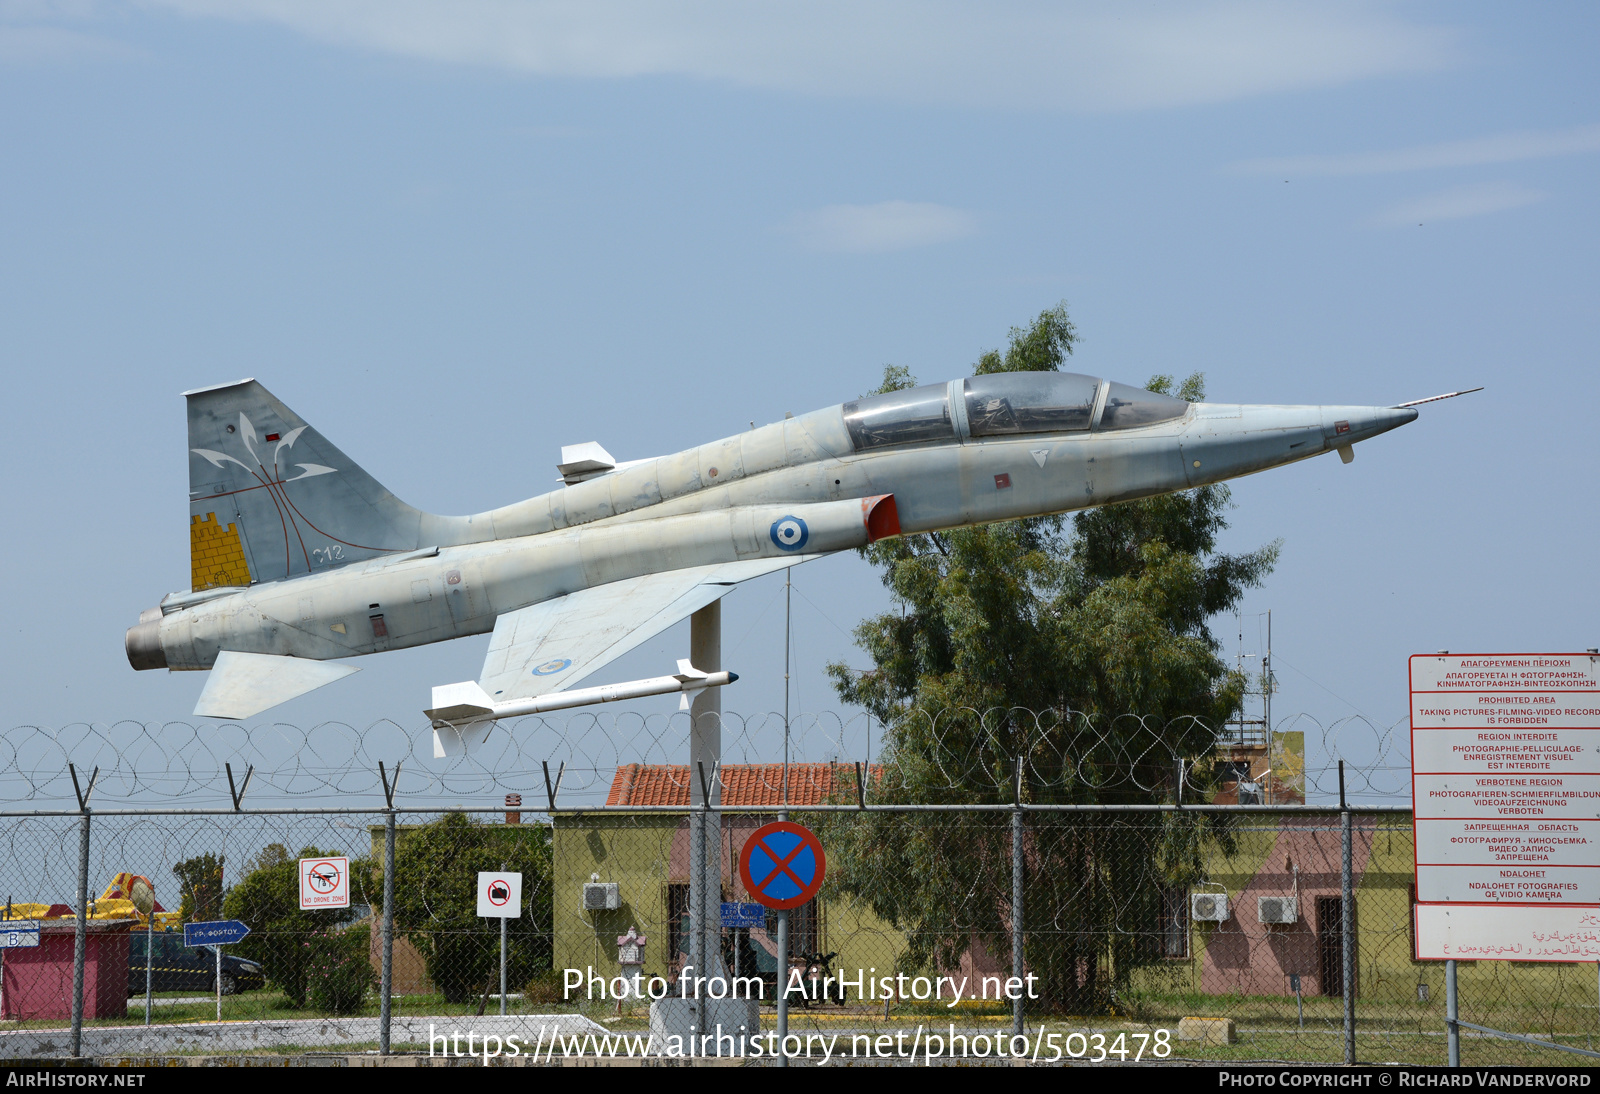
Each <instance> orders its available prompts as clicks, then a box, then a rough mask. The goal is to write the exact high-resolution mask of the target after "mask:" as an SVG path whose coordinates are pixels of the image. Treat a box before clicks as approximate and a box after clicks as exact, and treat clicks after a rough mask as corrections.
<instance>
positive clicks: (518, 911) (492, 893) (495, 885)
mask: <svg viewBox="0 0 1600 1094" xmlns="http://www.w3.org/2000/svg"><path fill="white" fill-rule="evenodd" d="M478 914H479V915H481V916H488V917H489V918H491V919H518V918H521V916H522V875H521V874H518V873H507V872H506V871H504V870H484V871H482V872H481V873H479V874H478Z"/></svg>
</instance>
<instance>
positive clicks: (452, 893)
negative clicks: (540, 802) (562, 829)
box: [373, 813, 552, 1003]
mask: <svg viewBox="0 0 1600 1094" xmlns="http://www.w3.org/2000/svg"><path fill="white" fill-rule="evenodd" d="M502 869H503V870H512V871H516V872H518V873H521V874H522V902H523V907H522V915H521V916H520V917H519V918H517V919H513V920H510V921H509V922H508V923H507V924H506V927H507V931H508V935H509V938H508V942H507V947H506V964H507V970H506V971H507V983H508V984H524V983H527V981H528V980H529V979H530V978H532V977H533V976H534V975H535V974H536V973H538V972H541V971H543V970H545V969H548V968H549V967H550V955H551V949H552V947H551V937H550V832H549V830H548V829H546V828H544V827H543V826H538V825H531V824H529V825H500V824H480V823H478V822H477V821H475V820H470V819H468V818H467V817H466V816H465V815H464V814H461V813H449V814H446V815H445V816H444V817H443V818H441V819H440V820H437V821H435V822H433V823H432V824H428V825H424V826H422V827H421V828H417V829H415V830H413V831H410V832H406V833H404V834H403V835H402V836H401V837H400V839H399V841H398V842H397V844H396V846H395V886H394V918H395V929H396V930H397V931H401V932H404V933H405V935H406V936H407V937H408V938H410V939H411V943H412V945H414V946H416V948H417V949H418V950H419V951H420V952H421V954H422V956H423V960H424V961H425V962H426V967H427V971H428V979H430V980H432V981H433V983H434V986H435V987H436V988H437V989H438V990H439V991H440V993H442V994H443V995H444V997H445V1000H446V1001H447V1002H451V1003H467V1002H476V1001H477V1000H479V999H480V998H482V996H483V992H484V987H485V985H491V986H490V990H491V991H494V990H498V988H499V975H500V921H499V920H498V919H480V918H478V911H477V909H478V872H479V871H480V870H502ZM373 884H374V885H377V884H380V882H379V881H377V880H375V881H374V882H373Z"/></svg>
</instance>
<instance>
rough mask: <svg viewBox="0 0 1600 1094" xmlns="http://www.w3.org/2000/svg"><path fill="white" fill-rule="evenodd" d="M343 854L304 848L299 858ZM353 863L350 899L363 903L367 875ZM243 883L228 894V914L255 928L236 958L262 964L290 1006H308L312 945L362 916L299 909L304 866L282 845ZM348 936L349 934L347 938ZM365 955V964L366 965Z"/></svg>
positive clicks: (335, 910)
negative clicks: (360, 884)
mask: <svg viewBox="0 0 1600 1094" xmlns="http://www.w3.org/2000/svg"><path fill="white" fill-rule="evenodd" d="M342 854H344V852H343V851H323V850H319V849H317V848H315V847H307V848H304V849H303V850H302V851H301V852H300V855H299V858H318V857H322V856H325V855H342ZM359 865H360V864H359V863H351V867H352V869H351V874H352V877H351V882H352V884H351V895H352V897H353V898H354V899H356V900H360V899H361V898H360V896H359V895H357V894H358V887H357V885H356V884H355V882H356V881H357V879H359V878H360V877H361V876H362V873H361V871H360V870H359V869H357V867H358V866H359ZM252 866H253V869H252V870H251V871H250V873H249V874H247V875H245V878H244V880H242V881H241V882H239V884H237V885H235V886H234V887H233V888H232V889H230V890H229V891H228V897H227V900H225V901H224V902H223V914H224V916H225V917H226V918H228V919H237V920H239V921H240V922H241V923H243V924H244V925H245V926H247V927H249V928H250V933H249V934H248V935H246V936H245V939H244V941H242V942H240V943H239V944H238V945H237V946H236V947H235V948H234V949H233V952H234V953H237V954H238V955H239V956H240V957H243V958H246V959H248V960H251V961H255V962H258V963H259V964H260V965H261V968H262V969H263V970H264V971H265V972H266V974H267V979H268V980H269V981H271V982H272V984H273V985H274V986H276V987H277V988H278V989H279V990H280V991H282V992H283V994H284V996H285V997H286V998H287V999H288V1002H289V1005H290V1006H293V1007H303V1006H305V1004H306V971H307V966H308V964H309V962H310V958H311V952H312V947H311V946H310V942H311V940H312V939H313V938H314V937H316V936H318V935H322V934H327V933H329V932H331V931H332V930H333V929H334V928H335V927H338V926H340V925H341V924H344V923H348V922H350V921H351V920H352V919H354V918H355V917H356V915H357V914H358V913H357V912H356V911H355V910H354V909H352V908H319V909H316V910H314V911H303V910H301V908H300V864H299V862H298V861H297V859H295V858H290V857H289V852H288V849H287V848H285V847H284V846H283V844H281V843H274V844H270V845H269V846H267V847H266V848H264V849H263V850H262V852H261V854H259V855H258V856H256V859H255V862H254V863H252ZM346 933H349V932H346ZM365 959H366V957H365V954H363V955H362V960H365Z"/></svg>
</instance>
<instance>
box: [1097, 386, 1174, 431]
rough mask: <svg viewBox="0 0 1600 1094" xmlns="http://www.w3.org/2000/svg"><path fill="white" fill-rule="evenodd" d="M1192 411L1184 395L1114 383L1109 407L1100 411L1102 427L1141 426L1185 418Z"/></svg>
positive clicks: (1107, 405) (1109, 396)
mask: <svg viewBox="0 0 1600 1094" xmlns="http://www.w3.org/2000/svg"><path fill="white" fill-rule="evenodd" d="M1188 412H1189V404H1188V403H1186V402H1184V401H1183V400H1182V399H1174V398H1172V397H1171V396H1168V395H1157V394H1156V393H1155V392H1153V391H1145V390H1144V389H1143V388H1137V387H1129V386H1128V385H1127V384H1118V383H1112V384H1111V390H1110V392H1109V393H1108V394H1107V395H1106V408H1105V409H1104V410H1102V411H1101V412H1100V428H1101V429H1137V428H1138V427H1140V426H1142V425H1154V424H1155V423H1157V422H1167V421H1171V420H1172V419H1173V418H1181V417H1183V416H1184V415H1185V414H1187V413H1188Z"/></svg>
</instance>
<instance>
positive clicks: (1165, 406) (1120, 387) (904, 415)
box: [843, 372, 1189, 451]
mask: <svg viewBox="0 0 1600 1094" xmlns="http://www.w3.org/2000/svg"><path fill="white" fill-rule="evenodd" d="M1102 389H1103V390H1104V397H1103V399H1102V395H1101V393H1102ZM962 395H963V398H964V399H965V402H966V408H965V409H966V412H967V427H968V430H969V431H970V433H971V435H972V436H973V437H975V438H983V437H1006V436H1014V435H1019V434H1031V433H1082V432H1087V431H1088V430H1090V429H1091V428H1093V429H1095V430H1096V431H1102V430H1120V429H1137V428H1139V427H1141V426H1147V425H1154V424H1156V423H1158V422H1165V421H1171V420H1172V419H1174V418H1181V417H1183V415H1184V414H1185V413H1187V412H1188V409H1189V404H1188V403H1187V402H1185V401H1184V400H1182V399H1174V398H1172V397H1171V396H1167V395H1161V394H1158V393H1156V392H1154V391H1146V390H1144V389H1143V388H1136V387H1132V386H1130V385H1128V384H1119V383H1116V382H1115V381H1110V382H1106V381H1102V380H1100V379H1099V378H1098V377H1095V376H1083V375H1080V374H1078V373H1074V372H1003V373H995V374H992V375H988V376H975V377H973V378H972V379H970V380H964V381H962ZM1097 404H1098V406H1099V418H1098V420H1096V417H1095V412H1096V407H1097ZM843 409H844V420H845V425H846V426H847V427H848V428H849V430H850V440H851V442H852V443H853V444H854V446H855V448H856V450H857V451H862V450H864V449H873V448H887V447H890V446H903V445H920V444H939V443H946V442H949V441H953V440H954V439H955V437H956V429H955V422H954V420H953V419H952V417H951V414H950V389H949V385H947V384H925V385H923V386H922V387H914V388H906V389H904V390H901V391H891V392H889V393H888V394H886V395H874V396H871V397H869V398H865V399H857V400H855V401H854V402H850V403H846V404H845V405H844V408H843Z"/></svg>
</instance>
